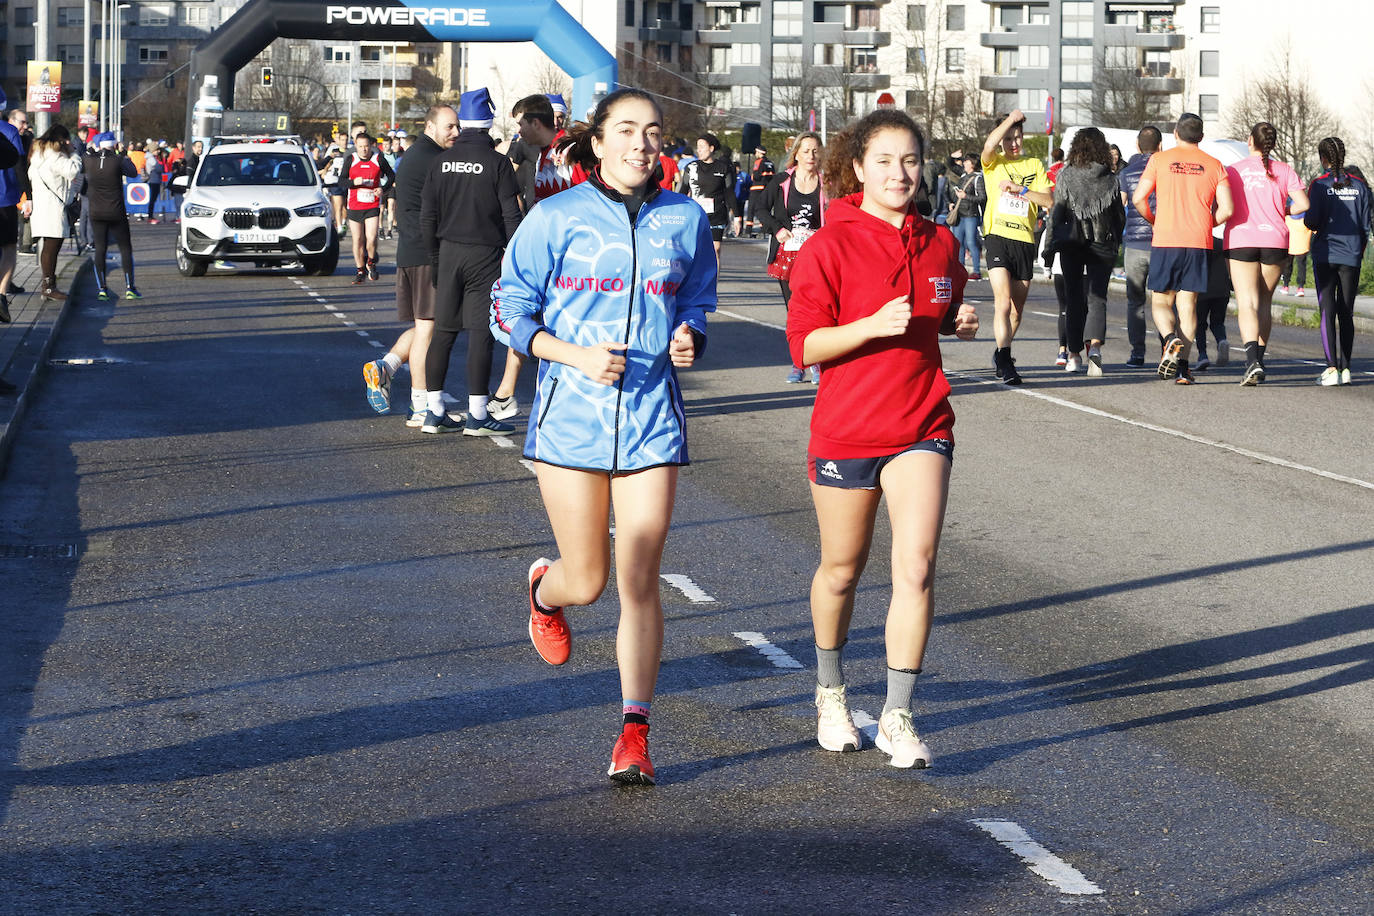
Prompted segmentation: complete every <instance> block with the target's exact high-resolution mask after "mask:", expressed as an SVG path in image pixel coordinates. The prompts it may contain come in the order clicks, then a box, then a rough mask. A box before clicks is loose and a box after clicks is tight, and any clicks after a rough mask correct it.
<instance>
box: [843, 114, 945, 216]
mask: <svg viewBox="0 0 1374 916" xmlns="http://www.w3.org/2000/svg"><path fill="white" fill-rule="evenodd" d="M882 130H905V131H907V132H908V133H910V134H911V135H912V136H913V137H915V138H916V149H917V152H918V154H919V155H920V156H921V158H923V159H924V158H925V154H926V135H925V134H924V133H922V131H921V128H920V127H918V126H917V125H916V122H915V121H913V120H911V116H910V115H908V114H907V113H906V112H904V111H896V110H894V109H890V108H884V109H880V110H878V111H873V112H870V113H868V114H866V115H864V116H863V117H862V118H860V119H859V120H858V121H855V122H854V123H852V124H849V125H848V126H846V127H845V128H844V130H842V131H840V132H839V133H837V134H836V135H835V136H834V137H833V138H832V139H831V141H830V143H829V144H828V145H827V146H826V148H825V164H824V167H823V168H822V169H821V171H822V173H823V174H824V175H825V192H826V195H827V196H828V197H830V198H832V199H833V198H837V197H843V196H845V195H848V194H857V193H859V192H860V191H862V190H863V184H862V183H861V182H860V181H859V176H858V175H856V174H855V173H854V163H856V162H863V159H864V154H865V153H867V152H868V144H869V141H871V140H872V139H873V137H874V135H875V134H877V133H878V132H879V131H882Z"/></svg>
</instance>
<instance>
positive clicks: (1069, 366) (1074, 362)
mask: <svg viewBox="0 0 1374 916" xmlns="http://www.w3.org/2000/svg"><path fill="white" fill-rule="evenodd" d="M1082 365H1083V364H1082V363H1080V362H1079V361H1078V354H1077V353H1070V354H1069V358H1068V359H1067V360H1065V361H1064V371H1065V372H1077V371H1078V370H1079V368H1081V367H1082Z"/></svg>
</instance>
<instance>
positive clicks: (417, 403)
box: [410, 388, 429, 413]
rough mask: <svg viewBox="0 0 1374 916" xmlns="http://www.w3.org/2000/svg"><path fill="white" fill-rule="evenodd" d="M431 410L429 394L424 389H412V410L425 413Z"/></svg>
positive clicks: (412, 411)
mask: <svg viewBox="0 0 1374 916" xmlns="http://www.w3.org/2000/svg"><path fill="white" fill-rule="evenodd" d="M426 410H429V395H427V394H426V393H425V392H423V391H416V390H415V389H413V388H412V389H411V390H410V412H411V413H424V412H425V411H426Z"/></svg>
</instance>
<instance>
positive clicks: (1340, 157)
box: [1317, 137, 1350, 188]
mask: <svg viewBox="0 0 1374 916" xmlns="http://www.w3.org/2000/svg"><path fill="white" fill-rule="evenodd" d="M1317 155H1318V156H1320V157H1321V158H1322V161H1323V162H1325V163H1326V164H1327V166H1329V167H1330V169H1331V183H1332V185H1334V186H1335V187H1338V188H1344V187H1349V185H1350V178H1349V177H1347V175H1346V172H1345V144H1344V143H1343V142H1341V138H1340V137H1327V138H1326V139H1325V140H1323V141H1322V142H1320V143H1318V144H1317Z"/></svg>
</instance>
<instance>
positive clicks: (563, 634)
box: [530, 557, 572, 665]
mask: <svg viewBox="0 0 1374 916" xmlns="http://www.w3.org/2000/svg"><path fill="white" fill-rule="evenodd" d="M552 565H553V561H552V560H549V559H547V558H545V557H540V558H539V559H537V560H535V561H534V562H533V563H531V564H530V642H532V643H534V648H535V651H537V652H538V653H539V657H540V658H542V659H543V660H544V661H546V662H548V663H549V664H550V665H562V664H564V663H565V662H567V660H568V657H569V656H570V655H572V630H570V629H569V628H568V619H567V618H566V617H564V616H563V609H562V608H561V607H560V608H556V609H555V610H554V612H553V613H552V614H546V613H545V612H543V611H541V610H539V608H538V606H537V605H536V604H535V603H534V590H535V587H536V586H538V584H539V580H540V579H541V578H543V576H544V573H546V572H548V571H549V567H550V566H552Z"/></svg>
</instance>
